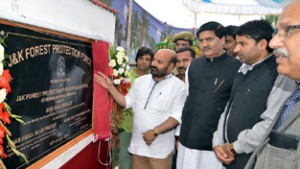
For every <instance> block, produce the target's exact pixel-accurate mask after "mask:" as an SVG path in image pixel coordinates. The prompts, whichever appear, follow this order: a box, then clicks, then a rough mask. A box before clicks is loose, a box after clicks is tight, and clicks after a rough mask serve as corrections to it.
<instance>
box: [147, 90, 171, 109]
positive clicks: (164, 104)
mask: <svg viewBox="0 0 300 169" xmlns="http://www.w3.org/2000/svg"><path fill="white" fill-rule="evenodd" d="M151 97H152V98H151V101H149V102H148V105H147V109H148V108H149V109H150V108H151V109H154V111H156V112H160V113H163V114H165V113H167V112H170V110H171V107H170V105H171V101H172V98H171V97H169V96H167V95H165V94H162V93H161V92H160V93H156V94H153V96H151Z"/></svg>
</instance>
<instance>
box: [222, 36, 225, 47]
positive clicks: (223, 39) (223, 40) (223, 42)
mask: <svg viewBox="0 0 300 169" xmlns="http://www.w3.org/2000/svg"><path fill="white" fill-rule="evenodd" d="M221 41H222V45H223V47H224V45H225V36H223V37H222V38H221Z"/></svg>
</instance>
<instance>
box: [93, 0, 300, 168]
mask: <svg viewBox="0 0 300 169" xmlns="http://www.w3.org/2000/svg"><path fill="white" fill-rule="evenodd" d="M297 10H300V1H299V0H293V1H292V2H291V3H290V4H289V5H288V6H287V7H286V8H285V9H284V10H283V12H282V14H281V15H280V16H279V19H278V21H277V24H276V28H272V27H271V26H270V25H269V23H267V22H266V21H264V20H253V21H249V22H246V23H244V24H242V25H240V26H228V27H223V26H222V25H221V24H220V23H218V22H212V21H211V22H207V23H205V24H203V25H201V26H200V27H199V29H198V31H197V33H196V38H197V39H198V41H199V46H200V48H201V52H202V54H203V56H202V57H199V58H195V52H194V50H193V48H191V46H192V43H190V41H191V40H192V39H193V38H194V37H193V36H191V34H189V33H181V34H179V35H177V36H176V35H175V37H174V39H173V42H174V43H175V44H176V49H175V51H173V50H170V49H160V50H158V51H156V52H155V54H154V56H153V55H152V54H151V52H150V53H146V54H145V56H143V55H137V60H136V61H137V67H136V68H135V69H134V70H136V69H138V70H139V69H141V68H140V67H141V64H142V63H144V64H142V65H144V66H143V70H144V71H143V73H141V74H137V75H135V78H134V82H133V80H132V83H133V85H132V88H131V89H130V91H129V93H128V94H126V95H125V96H124V95H122V94H121V93H120V92H118V90H117V89H116V88H115V87H114V86H113V83H112V82H111V80H110V79H109V78H108V77H107V76H106V75H104V74H102V73H101V72H97V73H96V74H95V80H96V81H97V82H98V83H99V84H101V85H102V86H103V87H104V88H105V89H107V90H108V91H109V92H110V94H111V95H112V96H113V98H114V99H115V101H116V102H117V103H118V104H119V105H121V106H123V107H124V108H125V109H127V108H132V118H133V122H132V124H133V126H132V129H131V128H130V130H128V131H127V132H131V133H132V134H131V135H129V136H128V137H127V140H128V143H127V144H126V145H127V146H125V150H124V151H125V153H128V156H129V157H128V159H127V160H130V161H132V166H131V164H130V166H128V167H122V166H121V169H126V168H133V169H141V168H143V169H170V168H172V161H173V168H175V167H176V168H178V169H223V168H227V169H242V168H245V169H252V168H255V169H277V168H278V169H283V168H284V169H292V168H293V169H295V168H300V160H299V159H300V147H299V148H298V145H299V138H300V129H299V128H300V103H299V102H298V101H299V100H300V88H299V81H300V48H299V47H298V45H299V44H300V13H299V12H296V11H297ZM298 42H299V44H298ZM148 50H150V49H148ZM139 51H140V50H139ZM138 53H139V52H138ZM152 56H153V57H152ZM142 60H145V61H142ZM147 65H148V66H147ZM148 68H150V74H147V73H148V72H147V70H148ZM174 68H176V69H177V73H178V75H176V76H174V75H173V74H172V70H173V69H174ZM136 73H137V72H136ZM125 131H126V130H125ZM175 136H177V138H178V139H174V137H175ZM129 142H130V143H129ZM175 142H178V146H175ZM127 148H128V149H127ZM174 148H175V149H176V150H178V154H177V153H175V154H174ZM126 149H127V150H128V152H126ZM176 154H177V159H175V160H174V159H173V160H172V156H173V155H174V156H175V155H176ZM175 164H176V165H175Z"/></svg>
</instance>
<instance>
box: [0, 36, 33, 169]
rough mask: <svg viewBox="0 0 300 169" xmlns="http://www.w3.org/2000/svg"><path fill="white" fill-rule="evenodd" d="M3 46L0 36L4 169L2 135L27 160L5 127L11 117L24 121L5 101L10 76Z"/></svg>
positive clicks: (0, 158) (0, 146) (0, 160)
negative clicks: (6, 67)
mask: <svg viewBox="0 0 300 169" xmlns="http://www.w3.org/2000/svg"><path fill="white" fill-rule="evenodd" d="M1 35H2V32H1ZM4 46H5V47H6V45H5V43H4V40H3V39H2V38H1V37H0V168H3V169H6V166H5V164H4V163H3V159H4V158H7V155H6V154H5V151H4V147H3V143H4V141H5V139H4V137H5V138H6V141H7V142H8V145H9V146H10V148H11V150H12V151H13V152H14V153H15V154H16V155H17V156H19V157H22V158H23V159H24V160H25V161H26V163H28V160H27V158H26V156H25V154H23V153H21V152H20V151H19V150H18V149H17V147H16V145H15V143H14V142H13V141H12V140H11V136H12V134H11V132H10V131H9V129H8V128H7V127H6V125H8V124H11V118H13V119H15V120H16V121H18V122H19V123H21V124H24V122H23V120H22V119H21V116H18V115H16V114H12V113H11V108H10V106H9V105H8V104H7V103H6V102H5V100H6V96H7V95H8V94H9V93H11V92H12V90H11V87H10V82H11V80H12V77H11V74H10V72H9V70H8V69H5V70H4V65H5V58H7V55H6V54H5V52H4V51H5V50H4Z"/></svg>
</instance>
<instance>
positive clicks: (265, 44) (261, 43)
mask: <svg viewBox="0 0 300 169" xmlns="http://www.w3.org/2000/svg"><path fill="white" fill-rule="evenodd" d="M258 47H259V48H260V49H262V50H264V49H267V47H268V42H267V40H266V39H262V40H260V41H259V42H258Z"/></svg>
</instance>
